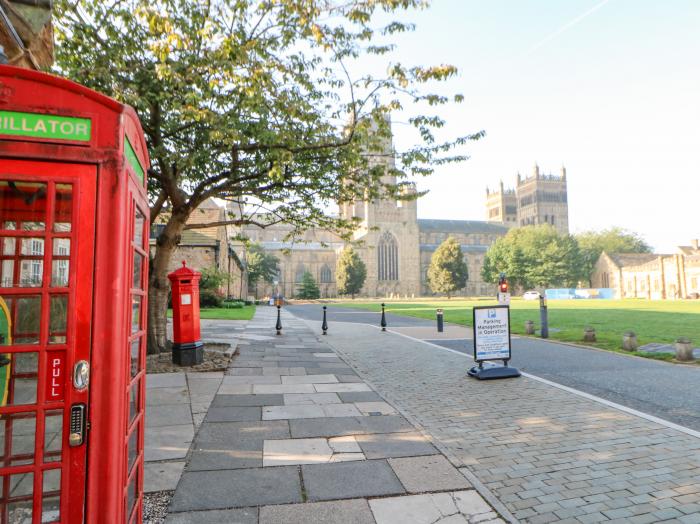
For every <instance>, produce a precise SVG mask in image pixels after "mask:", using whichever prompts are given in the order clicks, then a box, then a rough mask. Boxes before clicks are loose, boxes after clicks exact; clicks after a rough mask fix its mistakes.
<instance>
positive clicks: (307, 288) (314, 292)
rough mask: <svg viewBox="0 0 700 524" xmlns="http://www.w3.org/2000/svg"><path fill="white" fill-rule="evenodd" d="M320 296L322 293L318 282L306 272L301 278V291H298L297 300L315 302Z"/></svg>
mask: <svg viewBox="0 0 700 524" xmlns="http://www.w3.org/2000/svg"><path fill="white" fill-rule="evenodd" d="M320 296H321V291H320V290H319V289H318V285H317V284H316V280H314V277H313V275H312V274H311V273H310V272H308V271H305V272H304V274H303V275H302V277H301V283H300V284H299V289H298V290H297V298H303V299H307V300H315V299H317V298H319V297H320Z"/></svg>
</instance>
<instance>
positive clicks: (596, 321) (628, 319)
mask: <svg viewBox="0 0 700 524" xmlns="http://www.w3.org/2000/svg"><path fill="white" fill-rule="evenodd" d="M495 303H496V301H495V299H481V300H478V299H475V300H462V299H452V300H444V299H443V300H425V299H423V300H416V301H410V302H401V301H396V302H393V301H386V310H387V312H391V313H394V314H397V315H405V316H412V317H418V318H427V319H431V320H433V319H435V309H436V308H442V309H443V310H444V312H445V317H444V318H445V322H452V323H455V324H461V325H466V326H471V325H472V313H471V308H472V307H473V306H485V305H489V304H495ZM336 305H338V306H345V307H354V308H359V309H368V310H371V311H381V301H371V302H369V301H367V302H360V301H344V302H339V303H337V304H336ZM547 306H548V312H549V329H550V332H549V336H550V338H552V339H555V340H561V341H565V342H576V343H582V339H583V328H584V327H585V326H591V327H593V328H595V330H596V337H597V339H598V342H596V343H589V344H587V345H592V346H595V347H599V348H602V349H608V350H613V351H622V334H623V333H624V332H625V331H629V330H631V331H634V332H635V333H636V334H637V340H638V341H639V344H640V345H644V344H648V343H650V342H662V343H673V342H675V340H676V338H678V337H681V336H685V337H688V338H690V339H691V341H693V342H694V344H695V345H696V346H697V345H700V300H694V301H691V300H675V301H671V300H669V301H661V300H635V299H627V300H548V301H547ZM510 309H511V331H512V332H513V333H516V334H523V333H524V331H525V321H526V320H532V321H533V322H535V328H536V329H538V328H539V323H540V315H539V301H537V300H529V301H528V300H521V299H513V300H512V301H511V308H510ZM555 330H558V331H555ZM635 354H638V355H640V356H645V357H649V356H651V357H652V358H663V359H670V358H671V357H670V356H659V355H649V354H647V353H638V352H635Z"/></svg>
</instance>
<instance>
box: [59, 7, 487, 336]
mask: <svg viewBox="0 0 700 524" xmlns="http://www.w3.org/2000/svg"><path fill="white" fill-rule="evenodd" d="M424 5H425V2H424V1H423V0H347V1H344V2H336V1H334V0H276V1H272V0H206V1H205V0H198V1H194V0H57V1H56V3H55V15H56V34H57V40H58V46H57V57H56V58H57V60H56V66H57V71H58V72H59V73H60V74H63V75H65V76H67V77H69V78H71V79H72V80H75V81H77V82H79V83H82V84H84V85H87V86H88V87H91V88H93V89H96V90H98V91H101V92H103V93H105V94H107V95H109V96H112V97H114V98H116V99H117V100H119V101H121V102H124V103H126V104H129V105H131V106H133V107H134V108H135V109H136V111H137V113H138V115H139V117H140V119H141V122H142V124H143V128H144V132H145V135H146V141H147V144H148V148H149V153H150V156H151V160H152V167H151V169H150V171H149V194H150V198H151V221H154V220H156V219H158V217H159V216H160V215H161V214H164V216H167V218H166V219H165V227H164V228H163V229H162V231H161V232H160V234H159V236H158V238H157V239H156V250H155V253H154V255H153V259H152V263H151V272H150V277H149V278H150V293H151V298H150V299H149V348H150V347H151V346H152V345H153V344H156V345H157V346H158V348H159V349H160V348H162V347H164V342H165V312H166V299H165V295H167V287H168V282H167V278H166V275H167V267H168V263H169V260H170V257H171V255H172V253H173V251H174V249H175V247H176V246H177V244H178V241H179V238H180V235H181V233H182V231H183V230H184V229H185V228H198V227H207V226H210V225H211V224H186V221H187V217H188V216H189V214H190V213H191V212H192V210H194V209H195V208H196V207H197V206H198V205H199V204H201V203H202V202H204V201H205V200H206V199H207V198H210V197H218V198H221V199H224V200H226V201H227V202H228V203H229V206H230V207H229V209H230V212H231V214H230V217H229V219H228V220H227V222H229V223H231V224H235V225H245V224H256V225H259V226H261V227H264V226H267V225H271V224H275V223H278V222H286V223H289V224H291V225H292V226H293V228H292V230H291V233H290V234H291V235H297V234H300V233H301V231H303V230H304V229H307V228H309V227H314V226H320V227H326V228H331V229H335V230H337V231H339V232H340V233H341V234H343V235H344V236H346V237H349V235H350V234H351V230H352V228H353V227H354V225H355V224H354V222H353V221H352V220H347V219H344V218H342V217H333V216H329V215H328V214H327V213H326V210H327V208H328V206H329V205H330V204H331V203H332V202H339V203H343V202H348V201H353V200H355V199H357V198H380V197H382V196H384V197H397V196H402V195H404V192H403V187H404V185H405V183H406V180H405V177H407V176H411V175H413V176H424V175H429V174H431V173H432V171H433V169H434V167H435V166H439V165H441V164H444V163H447V162H454V161H459V160H463V159H464V158H465V157H464V155H463V154H462V153H461V152H460V151H459V150H458V149H456V148H458V147H459V146H461V145H464V144H466V143H467V142H468V141H469V140H471V139H477V138H479V137H481V136H482V133H481V132H476V133H472V134H467V135H465V136H460V137H450V138H443V137H439V136H438V134H437V133H436V132H435V130H438V129H440V128H441V127H443V125H444V121H443V119H442V118H441V117H440V116H439V113H438V112H437V108H436V106H440V105H444V104H447V103H451V102H461V101H462V100H463V96H462V95H459V94H453V95H449V96H447V95H445V94H438V93H435V92H432V91H430V89H429V88H431V84H432V83H433V82H434V81H438V82H439V81H443V80H446V79H448V78H450V77H452V76H454V75H455V73H456V69H455V68H454V67H453V66H450V65H446V64H438V65H429V66H421V65H406V64H402V63H398V62H392V61H391V60H390V54H391V51H392V50H393V44H392V43H391V37H392V35H396V34H397V33H402V32H406V31H410V30H411V29H412V28H413V26H412V24H410V23H407V22H405V21H404V16H402V14H401V13H403V12H404V11H405V10H408V9H413V8H420V7H423V6H424ZM379 13H382V14H383V16H382V19H386V20H387V21H386V23H383V24H378V23H377V22H376V18H377V17H376V16H375V15H377V14H379ZM392 14H394V15H397V16H396V19H395V20H391V17H392ZM371 55H375V56H376V55H386V63H387V68H386V74H384V75H379V76H372V75H369V74H360V75H355V76H353V74H352V68H353V66H354V65H356V64H358V63H360V62H361V61H362V60H364V59H365V58H366V57H367V56H371ZM392 111H401V112H402V117H403V118H404V119H405V120H406V121H407V122H408V123H409V124H410V125H411V126H413V128H414V129H415V143H414V144H413V145H409V146H408V147H406V148H405V149H403V150H401V151H387V149H386V140H387V138H388V136H389V134H390V128H389V122H388V120H387V115H388V114H389V113H390V112H392ZM387 155H390V156H392V157H394V159H395V161H396V162H395V163H394V162H391V163H382V162H371V160H372V158H377V157H378V156H379V157H384V156H387ZM386 170H392V171H393V174H395V175H396V176H397V177H399V178H398V183H387V182H386V180H388V179H387V178H384V179H382V176H383V175H384V174H385V172H386ZM404 196H405V195H404ZM411 197H412V198H415V197H416V195H411ZM154 330H155V331H154ZM154 337H155V338H154Z"/></svg>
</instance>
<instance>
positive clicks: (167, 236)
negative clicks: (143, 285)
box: [147, 213, 188, 355]
mask: <svg viewBox="0 0 700 524" xmlns="http://www.w3.org/2000/svg"><path fill="white" fill-rule="evenodd" d="M187 217H188V214H185V213H178V214H173V215H172V216H171V217H170V220H169V221H168V223H167V224H166V226H165V228H164V229H163V232H162V233H161V234H160V236H159V237H158V240H157V241H156V249H155V253H154V254H153V257H152V258H151V267H150V274H149V276H148V349H147V353H148V354H149V355H154V354H158V353H161V352H163V351H167V349H168V334H167V314H168V291H169V289H170V282H169V281H168V268H169V267H170V259H171V258H172V256H173V253H174V252H175V249H176V248H177V245H178V244H179V243H180V235H181V234H182V231H183V229H184V228H185V223H186V222H187Z"/></svg>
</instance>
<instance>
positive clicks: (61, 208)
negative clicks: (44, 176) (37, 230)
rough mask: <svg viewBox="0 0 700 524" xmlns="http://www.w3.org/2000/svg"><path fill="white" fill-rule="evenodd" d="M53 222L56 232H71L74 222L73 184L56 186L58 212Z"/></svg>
mask: <svg viewBox="0 0 700 524" xmlns="http://www.w3.org/2000/svg"><path fill="white" fill-rule="evenodd" d="M53 220H54V222H53V230H54V231H55V232H57V233H62V232H70V230H71V222H73V186H72V185H71V184H56V212H55V213H54V217H53Z"/></svg>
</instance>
